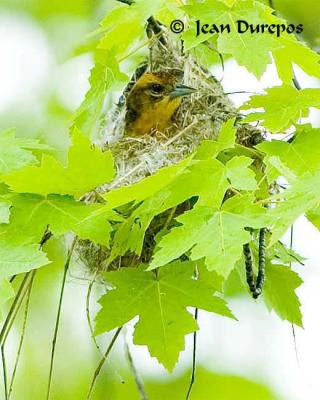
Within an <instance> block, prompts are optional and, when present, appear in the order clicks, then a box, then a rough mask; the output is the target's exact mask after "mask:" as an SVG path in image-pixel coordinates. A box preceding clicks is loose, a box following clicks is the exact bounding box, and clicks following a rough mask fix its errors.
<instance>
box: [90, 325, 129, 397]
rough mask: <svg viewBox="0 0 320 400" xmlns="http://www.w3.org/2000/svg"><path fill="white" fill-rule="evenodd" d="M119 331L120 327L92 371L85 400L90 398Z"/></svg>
mask: <svg viewBox="0 0 320 400" xmlns="http://www.w3.org/2000/svg"><path fill="white" fill-rule="evenodd" d="M121 329H122V326H121V327H120V328H118V329H117V331H116V333H115V334H114V336H113V338H112V340H111V342H110V344H109V346H108V348H107V350H106V352H105V354H104V355H103V357H102V358H101V360H100V362H99V364H98V366H97V368H96V370H95V371H94V374H93V378H92V381H91V384H90V388H89V391H88V395H87V400H90V398H91V394H92V391H93V388H94V385H95V383H96V380H97V378H98V376H99V374H100V371H101V369H102V367H103V365H104V363H105V361H106V360H107V358H108V356H109V353H110V351H111V350H112V347H113V346H114V344H115V342H116V340H117V338H118V336H119V333H120V332H121Z"/></svg>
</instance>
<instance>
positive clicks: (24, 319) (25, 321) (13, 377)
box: [8, 276, 34, 400]
mask: <svg viewBox="0 0 320 400" xmlns="http://www.w3.org/2000/svg"><path fill="white" fill-rule="evenodd" d="M33 280H34V276H33V278H32V281H31V282H30V286H29V290H28V293H27V299H26V305H25V311H24V317H23V323H22V330H21V336H20V342H19V347H18V352H17V356H16V361H15V364H14V368H13V372H12V376H11V380H10V386H9V392H8V400H9V399H10V396H11V392H12V389H13V383H14V379H15V376H16V372H17V369H18V365H19V360H20V355H21V350H22V346H23V341H24V337H25V331H26V326H27V320H28V313H29V304H30V297H31V289H32V284H33Z"/></svg>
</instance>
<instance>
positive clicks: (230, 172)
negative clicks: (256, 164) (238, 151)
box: [226, 156, 258, 190]
mask: <svg viewBox="0 0 320 400" xmlns="http://www.w3.org/2000/svg"><path fill="white" fill-rule="evenodd" d="M252 162H253V160H252V158H248V157H245V156H240V157H234V158H232V159H231V160H230V161H228V162H227V164H226V169H227V177H228V179H230V182H231V185H232V186H233V187H234V188H235V189H238V190H256V189H258V186H257V182H256V179H255V173H254V171H253V170H251V169H249V168H248V167H249V166H250V165H251V164H252ZM239 171H242V173H241V174H239Z"/></svg>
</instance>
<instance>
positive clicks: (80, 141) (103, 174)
mask: <svg viewBox="0 0 320 400" xmlns="http://www.w3.org/2000/svg"><path fill="white" fill-rule="evenodd" d="M72 139H73V143H72V146H71V148H70V150H69V154H68V166H67V167H64V166H63V165H62V164H60V163H59V162H58V161H57V160H56V159H55V158H53V157H51V156H46V155H44V156H43V157H42V162H41V165H40V166H27V167H24V168H22V169H20V170H19V171H16V172H13V173H11V174H9V175H7V176H6V177H5V178H4V181H5V183H7V184H8V185H9V186H10V187H11V189H12V190H13V191H15V192H20V193H35V194H40V195H43V196H46V195H48V194H51V193H57V194H69V195H73V196H75V197H80V196H81V195H83V194H85V193H87V192H89V191H90V190H93V189H95V188H96V187H97V186H99V185H102V184H104V183H106V182H108V181H110V180H111V179H112V177H113V175H114V167H113V158H112V155H111V153H110V152H109V151H106V152H103V151H102V150H101V149H99V148H98V147H96V146H93V145H92V144H91V143H90V141H89V139H88V138H86V137H85V136H83V135H82V134H81V133H80V132H79V131H78V130H75V131H74V133H73V137H72Z"/></svg>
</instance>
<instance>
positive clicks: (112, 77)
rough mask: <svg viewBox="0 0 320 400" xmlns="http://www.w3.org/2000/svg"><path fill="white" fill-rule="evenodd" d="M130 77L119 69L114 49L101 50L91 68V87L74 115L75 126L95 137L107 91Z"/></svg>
mask: <svg viewBox="0 0 320 400" xmlns="http://www.w3.org/2000/svg"><path fill="white" fill-rule="evenodd" d="M127 80H128V77H127V76H126V75H125V74H123V73H122V72H121V71H120V69H119V64H118V63H117V61H116V59H115V55H114V51H112V50H108V51H103V50H100V51H99V52H97V54H96V60H95V65H94V67H93V68H92V70H91V74H90V78H89V82H90V89H89V91H88V92H87V94H86V96H85V98H84V100H83V102H82V104H81V105H80V107H79V108H78V110H77V112H76V114H75V116H74V126H76V127H78V128H79V129H80V130H81V131H82V132H84V133H85V134H86V135H88V136H89V137H94V136H95V134H96V131H97V129H99V122H100V115H101V112H102V109H103V104H104V102H105V96H106V93H107V91H111V90H112V89H113V88H114V87H119V85H120V87H121V84H122V83H124V82H126V81H127Z"/></svg>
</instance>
